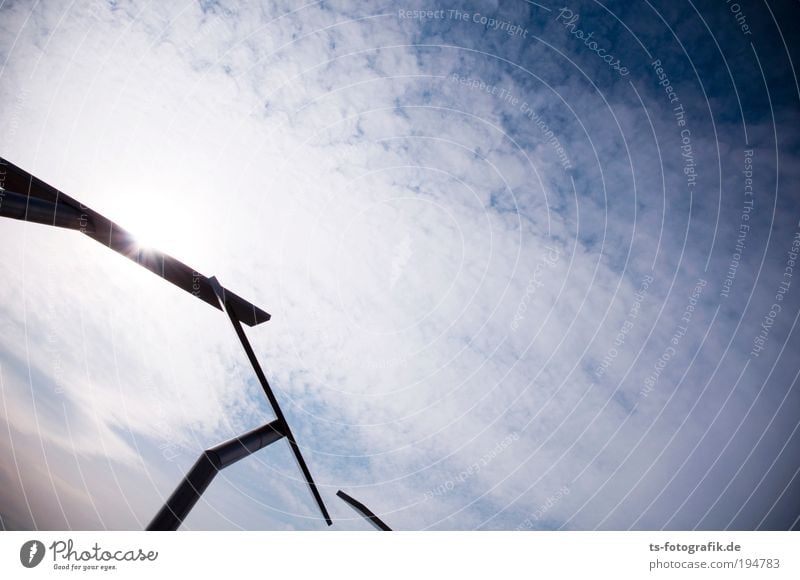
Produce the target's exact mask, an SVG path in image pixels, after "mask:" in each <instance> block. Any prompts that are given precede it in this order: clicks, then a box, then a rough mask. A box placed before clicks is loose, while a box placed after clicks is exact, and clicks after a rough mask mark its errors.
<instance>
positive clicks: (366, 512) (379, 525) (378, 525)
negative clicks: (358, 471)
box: [336, 489, 392, 532]
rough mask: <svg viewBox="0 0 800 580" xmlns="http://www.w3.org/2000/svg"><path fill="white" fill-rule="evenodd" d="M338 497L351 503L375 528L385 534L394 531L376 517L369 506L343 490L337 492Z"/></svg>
mask: <svg viewBox="0 0 800 580" xmlns="http://www.w3.org/2000/svg"><path fill="white" fill-rule="evenodd" d="M336 495H338V496H339V497H340V498H342V499H343V500H344V501H346V502H347V503H349V504H350V506H351V507H353V509H355V510H356V511H357V512H358V513H360V514H361V515H362V516H364V517H365V518H366V519H367V521H369V523H371V524H372V525H373V526H375V527H376V528H378V529H379V530H381V531H384V532H391V531H392V528H390V527H389V526H387V525H386V524H385V523H384V522H383V520H382V519H380V518H379V517H378V516H376V515H375V514H374V513H372V511H371V510H370V509H369V508H368V507H367V506H365V505H364V504H363V503H361V502H360V501H358V500H356V499H354V498H352V497H350V496H349V495H347V494H346V493H345V492H343V491H342V490H341V489H340V490H339V491H337V492H336Z"/></svg>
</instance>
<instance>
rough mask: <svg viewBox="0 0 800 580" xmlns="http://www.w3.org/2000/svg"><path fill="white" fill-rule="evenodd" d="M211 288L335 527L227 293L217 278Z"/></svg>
mask: <svg viewBox="0 0 800 580" xmlns="http://www.w3.org/2000/svg"><path fill="white" fill-rule="evenodd" d="M209 281H210V283H211V286H212V287H213V288H214V289H215V292H217V297H218V298H219V300H220V302H221V303H222V305H223V310H225V312H226V313H227V314H228V318H229V319H230V321H231V324H232V325H233V329H234V330H235V331H236V336H238V337H239V342H241V343H242V347H243V348H244V352H245V354H247V358H248V360H249V361H250V364H251V366H252V367H253V370H254V371H255V373H256V377H257V378H258V382H259V383H261V388H262V389H263V390H264V394H265V395H266V396H267V400H269V404H270V406H271V407H272V410H273V412H274V413H275V416H276V417H277V418H278V421H280V422H281V423H282V424H283V429H284V431H285V433H286V439H287V440H288V441H289V446H290V447H291V448H292V453H293V454H294V458H295V459H296V460H297V464H298V465H299V466H300V471H302V472H303V476H304V477H305V480H306V483H307V484H308V487H309V488H310V489H311V494H312V495H313V496H314V499H315V500H316V502H317V505H318V506H319V509H320V511H321V512H322V517H324V518H325V522H326V523H327V524H328V525H329V526H330V525H333V521H332V520H331V517H330V515H329V514H328V510H327V508H326V507H325V503H324V502H323V501H322V496H321V495H320V493H319V490H318V489H317V484H316V483H314V478H313V477H312V476H311V471H310V470H309V469H308V465H307V464H306V461H305V459H303V454H302V453H301V452H300V446H299V445H298V444H297V439H295V437H294V433H292V429H291V427H289V423H288V422H287V421H286V416H285V415H284V414H283V411H282V410H281V406H280V405H279V404H278V399H277V398H276V397H275V393H273V392H272V387H270V386H269V381H267V377H266V375H265V374H264V371H263V370H262V369H261V364H260V363H259V362H258V359H257V358H256V354H255V352H254V351H253V347H252V346H250V341H249V340H248V339H247V335H246V334H245V333H244V329H243V328H242V325H241V324H239V321H238V320H237V319H236V315H235V314H234V313H233V312H232V311H231V310H230V309H228V308H227V307H226V302H227V293H226V292H225V289H224V288H223V287H222V285H221V284H220V283H219V281H218V280H217V279H216V277H214V276H212V277H211V278H209Z"/></svg>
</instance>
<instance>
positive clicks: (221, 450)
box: [147, 420, 286, 531]
mask: <svg viewBox="0 0 800 580" xmlns="http://www.w3.org/2000/svg"><path fill="white" fill-rule="evenodd" d="M285 435H286V434H285V433H284V432H283V425H282V424H281V423H280V421H277V420H276V421H273V422H272V423H268V424H267V425H263V426H261V427H259V428H257V429H253V430H252V431H248V432H247V433H245V434H244V435H240V436H239V437H236V438H234V439H231V440H229V441H226V442H225V443H220V444H219V445H216V446H215V447H212V448H211V449H206V450H205V451H204V452H203V454H202V455H201V456H200V458H199V459H198V460H197V461H196V462H195V464H194V465H193V466H192V468H191V469H190V470H189V472H188V473H187V474H186V477H184V478H183V481H181V483H179V484H178V487H176V488H175V491H173V492H172V495H171V496H169V499H168V500H167V501H166V503H165V504H164V506H163V507H162V508H161V509H160V510H159V511H158V513H157V514H156V515H155V517H154V518H153V520H152V521H151V522H150V524H149V525H148V526H147V530H148V531H172V530H177V529H178V528H179V527H180V526H181V524H182V523H183V521H184V520H185V519H186V518H187V516H188V515H189V512H191V511H192V508H193V507H194V506H195V504H196V503H197V501H198V500H199V499H200V496H201V495H203V492H204V491H205V490H206V489H207V488H208V486H209V485H211V482H212V481H213V480H214V477H216V475H217V473H218V472H219V471H220V470H222V469H225V468H226V467H228V466H229V465H233V464H234V463H236V462H237V461H239V460H240V459H244V458H245V457H247V456H248V455H251V454H253V453H255V452H256V451H258V450H259V449H263V448H264V447H266V446H267V445H270V444H272V443H275V441H278V440H279V439H281V438H283V437H284V436H285Z"/></svg>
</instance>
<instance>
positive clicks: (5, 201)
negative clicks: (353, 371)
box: [0, 158, 270, 326]
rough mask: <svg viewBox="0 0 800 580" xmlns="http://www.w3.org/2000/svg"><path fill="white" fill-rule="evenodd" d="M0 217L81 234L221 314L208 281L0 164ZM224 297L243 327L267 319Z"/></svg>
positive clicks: (238, 299) (10, 166)
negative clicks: (143, 248)
mask: <svg viewBox="0 0 800 580" xmlns="http://www.w3.org/2000/svg"><path fill="white" fill-rule="evenodd" d="M0 216H2V217H7V218H12V219H17V220H21V221H27V222H34V223H38V224H43V225H47V226H54V227H59V228H66V229H70V230H75V231H78V232H81V233H82V234H84V235H86V236H89V237H90V238H92V239H93V240H95V241H96V242H98V243H100V244H103V245H104V246H107V247H109V248H110V249H112V250H114V251H115V252H117V253H119V254H122V255H123V256H125V257H126V258H128V259H130V260H133V261H134V262H136V263H137V264H139V265H140V266H143V267H145V268H147V269H148V270H150V271H151V272H153V273H154V274H156V275H158V276H161V277H162V278H164V279H165V280H166V281H168V282H171V283H172V284H174V285H175V286H177V287H178V288H180V289H181V290H184V291H186V292H188V293H190V294H192V295H193V296H196V297H197V298H199V299H200V300H202V301H204V302H206V303H207V304H210V305H211V306H213V307H214V308H220V309H221V307H220V304H219V302H218V301H217V297H216V294H215V293H214V290H213V288H211V285H210V283H209V281H208V278H207V277H206V276H204V275H202V274H200V273H199V272H197V271H196V270H195V269H194V268H191V267H190V266H187V265H186V264H184V263H183V262H181V261H180V260H177V259H175V258H173V257H172V256H170V255H168V254H165V253H163V252H159V251H156V250H147V251H142V249H141V247H140V245H139V244H138V243H137V241H136V238H135V236H134V235H133V234H131V233H130V232H128V231H127V230H125V229H124V228H122V227H120V226H119V225H117V224H116V223H114V222H112V221H111V220H110V219H108V218H107V217H105V216H104V215H102V214H100V213H99V212H96V211H94V210H93V209H92V208H90V207H87V206H85V205H83V204H82V203H81V202H79V201H77V200H75V199H73V198H71V197H70V196H68V195H67V194H65V193H63V192H61V191H59V190H57V189H56V188H54V187H53V186H51V185H48V184H47V183H45V182H44V181H42V180H41V179H39V178H37V177H34V176H33V175H31V174H30V173H28V172H27V171H25V170H24V169H21V168H19V167H17V166H16V165H14V164H13V163H10V162H8V161H6V160H5V159H2V158H0ZM225 294H226V296H227V299H228V304H229V308H230V309H231V310H233V312H234V314H235V315H236V318H237V319H238V320H240V321H241V322H243V323H244V324H246V325H248V326H255V325H257V324H261V323H262V322H266V321H267V320H269V319H270V315H269V314H268V313H267V312H264V311H263V310H261V309H260V308H258V307H256V306H254V305H253V304H251V303H250V302H248V301H247V300H245V299H244V298H241V297H239V296H237V295H236V294H234V293H233V292H231V291H230V290H227V289H226V290H225Z"/></svg>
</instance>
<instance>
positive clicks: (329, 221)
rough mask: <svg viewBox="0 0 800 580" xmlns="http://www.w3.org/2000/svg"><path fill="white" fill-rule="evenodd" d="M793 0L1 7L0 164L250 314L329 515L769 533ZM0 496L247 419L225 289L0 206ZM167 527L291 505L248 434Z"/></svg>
mask: <svg viewBox="0 0 800 580" xmlns="http://www.w3.org/2000/svg"><path fill="white" fill-rule="evenodd" d="M798 16H800V12H799V11H798V5H797V4H796V3H794V2H788V1H787V2H773V1H763V2H756V1H753V2H744V1H743V2H740V3H738V4H737V3H732V2H727V1H724V0H720V1H718V2H698V3H695V2H692V1H687V2H677V3H673V2H654V1H651V0H642V1H636V2H610V3H609V2H606V3H601V2H596V1H591V2H590V1H581V2H578V1H575V2H573V3H571V4H568V5H564V4H556V3H553V2H551V1H550V0H542V1H541V2H531V1H525V0H519V1H515V2H503V3H500V2H489V1H477V2H464V3H439V4H437V3H431V2H409V3H405V2H369V3H357V2H345V1H323V2H308V3H307V4H302V3H293V2H251V3H247V4H246V5H241V4H239V3H234V2H227V1H201V2H195V1H184V0H181V1H179V2H170V3H159V2H138V1H136V2H134V1H124V0H119V1H111V2H108V1H105V0H92V1H88V2H73V3H63V2H54V1H38V2H34V1H29V2H25V1H17V2H8V1H4V0H0V103H1V104H2V106H0V157H3V158H5V159H7V160H8V161H10V162H12V163H14V164H16V165H18V166H20V167H22V168H24V169H25V170H27V171H29V172H31V173H32V174H34V175H36V176H38V177H40V178H41V179H43V180H44V181H46V182H48V183H49V184H51V185H53V186H55V187H57V188H58V189H60V190H62V191H64V192H65V193H67V194H68V195H70V196H72V197H74V198H76V199H78V200H80V201H81V202H83V203H84V204H86V205H88V206H90V207H92V208H93V209H95V210H97V211H99V212H100V213H102V214H104V215H106V216H108V217H110V218H111V219H113V220H115V221H116V222H117V223H119V224H121V225H122V226H124V227H126V228H127V229H129V230H130V231H132V232H134V233H137V232H138V233H139V234H140V235H141V238H142V240H143V243H144V242H146V243H149V244H151V245H153V246H155V247H158V248H160V249H162V250H164V251H166V252H168V253H171V254H172V255H174V256H175V257H177V258H179V259H181V260H183V261H185V262H186V263H187V264H189V265H191V266H192V267H194V268H195V269H196V270H198V271H199V272H202V273H203V274H205V275H208V276H211V275H215V276H217V278H218V279H219V280H220V282H221V283H222V284H223V285H225V286H226V287H227V288H230V289H231V290H233V291H234V292H236V293H237V294H239V295H240V296H242V297H244V298H246V299H248V300H250V301H251V302H253V303H254V304H256V305H258V306H259V307H261V308H263V309H264V310H266V311H267V312H269V313H271V314H272V319H271V320H270V321H269V322H267V323H264V324H262V325H260V326H257V327H254V328H247V329H246V332H247V334H248V337H249V339H250V341H251V342H252V344H253V346H254V349H255V351H256V353H257V355H258V357H259V359H260V361H261V363H262V366H263V367H264V369H265V372H266V374H267V376H268V377H269V379H270V382H271V384H272V385H273V388H274V389H275V392H276V395H277V397H278V399H279V400H280V402H281V405H282V408H283V410H284V413H285V414H286V415H287V418H288V421H289V423H290V425H291V426H292V429H293V431H294V432H295V435H296V437H297V439H298V442H299V444H300V446H301V447H302V449H303V453H304V456H305V458H306V460H307V462H308V464H309V467H310V469H311V472H312V473H313V475H314V477H315V479H316V481H317V483H318V485H319V487H320V490H321V492H322V495H323V498H324V500H325V502H326V505H327V506H328V508H329V510H330V512H331V515H332V517H333V520H334V525H333V526H332V528H330V529H331V530H362V529H369V525H368V524H367V523H366V522H365V521H364V520H363V519H361V518H360V517H359V516H358V515H357V514H356V513H355V512H354V511H353V510H352V509H351V508H350V507H349V506H348V505H346V504H345V503H344V502H342V501H341V500H340V499H338V498H337V497H336V495H335V494H336V491H337V490H339V489H342V490H344V491H345V492H347V493H348V494H349V495H351V496H353V497H355V498H356V499H358V500H359V501H361V502H363V503H364V504H366V505H367V506H369V507H370V509H372V511H374V512H375V513H376V514H378V515H379V516H380V517H381V518H382V519H383V520H384V521H385V522H386V523H387V524H388V525H389V526H391V527H392V528H394V529H398V530H596V529H607V530H632V529H638V530H661V529H668V530H695V529H697V530H723V529H731V530H754V529H772V530H786V529H792V528H795V529H796V528H798V527H800V477H798V474H799V473H800V461H799V460H798V457H800V435H799V434H798V425H800V414H798V408H800V385H799V384H798V377H799V376H800V361H798V358H797V356H796V354H797V352H798V351H799V350H800V339H798V332H800V329H798V328H797V322H798V317H799V316H800V277H799V276H800V269H798V263H797V254H798V252H800V203H798V201H800V200H798V197H797V191H798V181H799V178H800V157H799V156H800V123H798V121H799V120H800V115H799V114H798V113H800V83H798V79H797V74H796V71H795V68H794V64H793V63H794V62H797V61H798V59H799V58H800V44H799V42H798V39H797V35H796V34H794V33H793V31H794V29H795V27H796V25H797V24H798V20H800V18H798ZM0 279H1V280H2V283H1V284H0V395H2V407H1V408H0V431H1V432H2V436H0V522H1V523H2V528H4V529H55V530H63V529H75V530H80V529H142V528H144V527H145V526H146V525H147V523H148V522H149V521H150V519H151V518H152V517H153V515H154V514H155V513H156V511H157V510H158V509H159V507H160V506H161V504H162V503H163V501H164V500H165V498H166V497H167V496H168V495H169V494H170V493H171V492H172V490H173V489H174V487H175V486H176V485H177V483H178V482H179V481H180V479H181V477H182V476H183V474H185V472H186V471H187V469H189V467H191V465H192V463H193V462H194V461H195V460H196V458H197V457H198V456H199V454H200V453H201V452H202V451H203V450H204V449H207V448H209V447H211V446H213V445H216V444H217V443H220V442H222V441H225V440H227V439H230V438H232V437H235V436H236V435H238V434H241V433H243V432H244V431H247V430H249V429H253V428H255V427H258V426H260V425H262V424H264V423H266V422H269V421H271V420H272V419H273V418H274V415H273V414H272V411H271V410H270V408H269V406H268V404H267V403H266V401H265V399H264V396H263V394H262V392H261V387H260V386H259V384H258V383H257V381H256V379H255V376H254V375H253V373H252V370H251V368H250V367H249V365H248V363H247V360H246V358H245V356H244V353H243V352H242V351H241V348H240V346H239V344H238V342H237V340H236V336H235V334H234V332H233V330H232V329H231V327H230V324H229V323H228V321H227V319H226V317H225V316H224V315H222V314H221V313H220V312H219V311H217V310H215V309H213V308H209V307H208V305H207V304H205V303H203V302H202V301H199V300H195V299H193V298H192V297H190V296H188V295H186V294H185V293H184V292H182V291H180V290H179V289H176V288H174V287H172V286H171V285H169V284H166V283H165V282H164V281H163V280H161V279H160V278H158V277H156V276H153V275H152V273H150V272H148V271H146V270H145V269H143V268H140V267H138V266H137V265H136V264H134V263H132V262H129V261H127V260H125V259H123V258H121V257H120V256H119V255H117V254H115V253H114V252H111V251H109V250H108V249H107V248H103V247H102V246H100V245H99V244H97V243H95V242H94V241H92V240H91V239H89V238H86V237H83V236H81V235H80V234H78V233H76V232H70V231H66V230H57V229H54V228H49V227H46V226H42V225H37V224H29V223H24V222H19V221H13V220H1V221H0ZM183 529H192V530H197V529H208V530H223V529H234V530H237V529H247V530H261V529H267V530H274V529H277V530H284V529H285V530H295V529H296V530H322V529H327V526H326V525H325V523H324V521H323V520H322V517H321V514H320V513H319V511H318V510H317V508H316V506H315V504H314V502H313V498H312V496H311V494H310V493H309V491H308V488H307V487H306V486H305V484H304V482H303V480H302V477H301V475H300V472H299V470H298V469H297V466H296V464H295V463H294V461H293V459H292V457H291V454H290V450H289V447H288V445H287V444H286V442H285V441H281V442H278V443H275V444H274V445H271V446H270V447H268V448H265V449H263V450H262V451H260V452H259V453H257V454H255V455H253V456H251V457H249V458H248V459H246V460H244V461H241V462H239V463H237V464H235V465H233V466H231V467H229V468H227V469H226V470H224V471H222V472H221V473H220V474H219V475H218V476H217V478H216V479H215V481H214V483H213V484H212V485H211V487H210V488H209V490H208V491H207V492H206V494H205V495H204V496H203V498H202V499H201V501H200V502H199V503H198V504H197V506H196V507H195V509H194V510H193V512H192V513H191V515H190V516H189V517H188V518H187V520H186V521H185V522H184V526H183Z"/></svg>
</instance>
